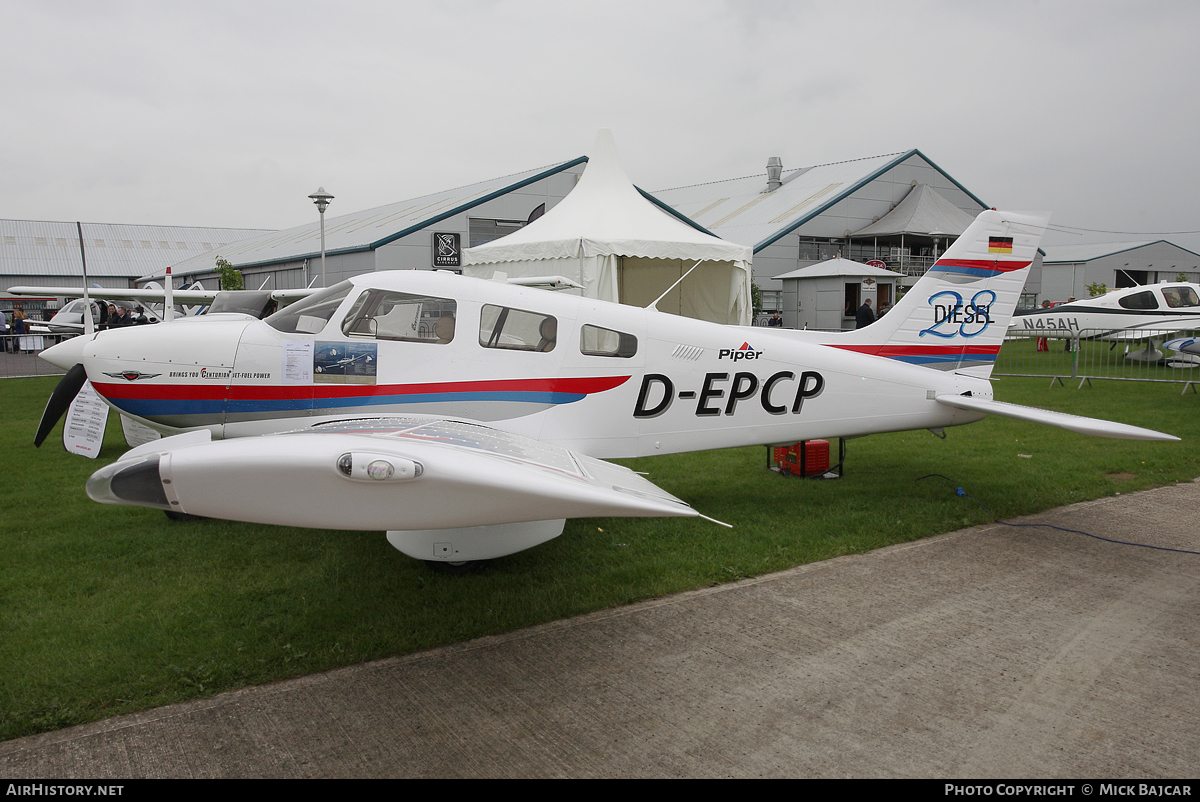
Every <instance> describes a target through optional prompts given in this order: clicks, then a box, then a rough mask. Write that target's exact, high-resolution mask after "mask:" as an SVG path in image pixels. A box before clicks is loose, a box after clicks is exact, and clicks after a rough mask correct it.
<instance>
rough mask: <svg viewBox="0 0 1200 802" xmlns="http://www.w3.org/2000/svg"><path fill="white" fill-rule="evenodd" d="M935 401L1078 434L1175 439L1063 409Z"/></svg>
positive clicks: (960, 398)
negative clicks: (1073, 413)
mask: <svg viewBox="0 0 1200 802" xmlns="http://www.w3.org/2000/svg"><path fill="white" fill-rule="evenodd" d="M935 400H936V401H937V402H938V403H939V404H945V405H946V406H948V407H955V408H956V409H967V410H972V411H974V412H986V413H987V414H989V415H1001V416H1003V417H1006V418H1016V419H1017V420H1025V421H1030V422H1032V423H1044V424H1046V425H1047V426H1057V427H1058V428H1060V429H1066V430H1068V431H1071V432H1078V433H1079V434H1093V435H1096V436H1097V437H1113V438H1116V439H1118V440H1178V439H1179V438H1178V437H1176V436H1175V435H1173V434H1163V433H1162V432H1156V431H1154V430H1152V429H1143V428H1142V427H1141V426H1129V425H1127V424H1124V423H1113V422H1112V421H1106V420H1099V419H1098V418H1084V417H1081V416H1079V415H1068V414H1067V413H1065V412H1051V411H1049V410H1046V409H1036V408H1035V407H1023V406H1020V405H1018V404H1006V403H1004V402H1003V401H990V400H987V399H983V398H971V397H970V396H965V395H939V396H938V397H937V398H936V399H935Z"/></svg>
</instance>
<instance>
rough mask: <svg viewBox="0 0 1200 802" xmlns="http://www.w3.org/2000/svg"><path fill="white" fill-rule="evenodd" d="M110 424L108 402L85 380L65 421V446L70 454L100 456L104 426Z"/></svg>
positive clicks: (92, 457)
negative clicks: (101, 398)
mask: <svg viewBox="0 0 1200 802" xmlns="http://www.w3.org/2000/svg"><path fill="white" fill-rule="evenodd" d="M107 425H108V404H105V403H104V402H103V401H101V400H100V396H99V395H97V394H96V391H95V390H94V389H92V383H91V382H90V381H85V382H84V383H83V387H82V388H81V389H80V390H79V394H78V395H76V396H75V400H74V401H72V402H71V408H70V409H68V410H67V419H66V422H65V423H63V448H65V449H66V450H67V453H68V454H82V455H83V456H85V457H87V458H88V459H95V458H96V457H98V456H100V446H101V445H102V444H103V443H104V427H105V426H107Z"/></svg>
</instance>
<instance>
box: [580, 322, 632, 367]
mask: <svg viewBox="0 0 1200 802" xmlns="http://www.w3.org/2000/svg"><path fill="white" fill-rule="evenodd" d="M579 350H580V351H581V352H582V353H583V354H585V355H587V356H616V357H621V358H623V359H628V358H629V357H631V356H633V355H634V354H636V353H637V337H635V336H633V335H632V334H625V333H624V332H620V331H613V330H612V329H602V328H600V327H599V326H591V325H585V326H583V327H582V328H580V329H579Z"/></svg>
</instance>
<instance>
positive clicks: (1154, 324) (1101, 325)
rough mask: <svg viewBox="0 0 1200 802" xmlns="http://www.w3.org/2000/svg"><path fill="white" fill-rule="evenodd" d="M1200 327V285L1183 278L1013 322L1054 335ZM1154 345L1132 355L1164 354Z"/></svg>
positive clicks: (1111, 336)
mask: <svg viewBox="0 0 1200 802" xmlns="http://www.w3.org/2000/svg"><path fill="white" fill-rule="evenodd" d="M1195 329H1200V285H1198V284H1188V283H1185V282H1179V281H1168V282H1162V283H1159V284H1147V285H1144V286H1140V287H1127V288H1125V289H1120V290H1113V291H1112V292H1110V293H1108V294H1106V295H1101V296H1100V297H1098V298H1085V299H1084V300H1082V301H1072V302H1071V303H1066V304H1059V305H1058V306H1051V307H1048V308H1046V309H1035V310H1031V311H1023V312H1017V313H1016V315H1015V316H1014V317H1013V319H1012V321H1011V322H1009V324H1008V330H1009V333H1010V334H1020V333H1024V332H1027V333H1029V334H1031V335H1036V336H1039V337H1048V338H1050V339H1071V338H1073V337H1076V336H1081V332H1082V333H1083V334H1082V336H1083V337H1084V338H1085V339H1098V340H1111V341H1118V342H1127V341H1138V340H1146V339H1150V336H1151V335H1152V334H1158V335H1163V336H1165V335H1169V334H1171V333H1173V332H1177V331H1192V330H1195ZM1157 350H1158V349H1157V348H1155V347H1154V346H1153V345H1151V346H1149V347H1148V348H1147V349H1145V350H1144V351H1135V352H1132V353H1130V354H1129V355H1128V356H1129V358H1131V359H1142V360H1143V361H1144V360H1147V359H1151V360H1157V359H1160V358H1162V354H1161V353H1157Z"/></svg>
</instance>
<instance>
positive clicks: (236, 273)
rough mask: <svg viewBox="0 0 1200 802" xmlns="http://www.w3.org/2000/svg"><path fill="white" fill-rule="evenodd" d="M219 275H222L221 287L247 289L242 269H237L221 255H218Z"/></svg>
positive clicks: (224, 288)
mask: <svg viewBox="0 0 1200 802" xmlns="http://www.w3.org/2000/svg"><path fill="white" fill-rule="evenodd" d="M217 275H219V276H220V277H221V289H223V290H244V289H246V280H245V279H244V278H242V271H240V270H235V269H234V267H233V265H231V264H229V262H228V261H226V260H225V259H224V258H222V257H220V256H218V257H217Z"/></svg>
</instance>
